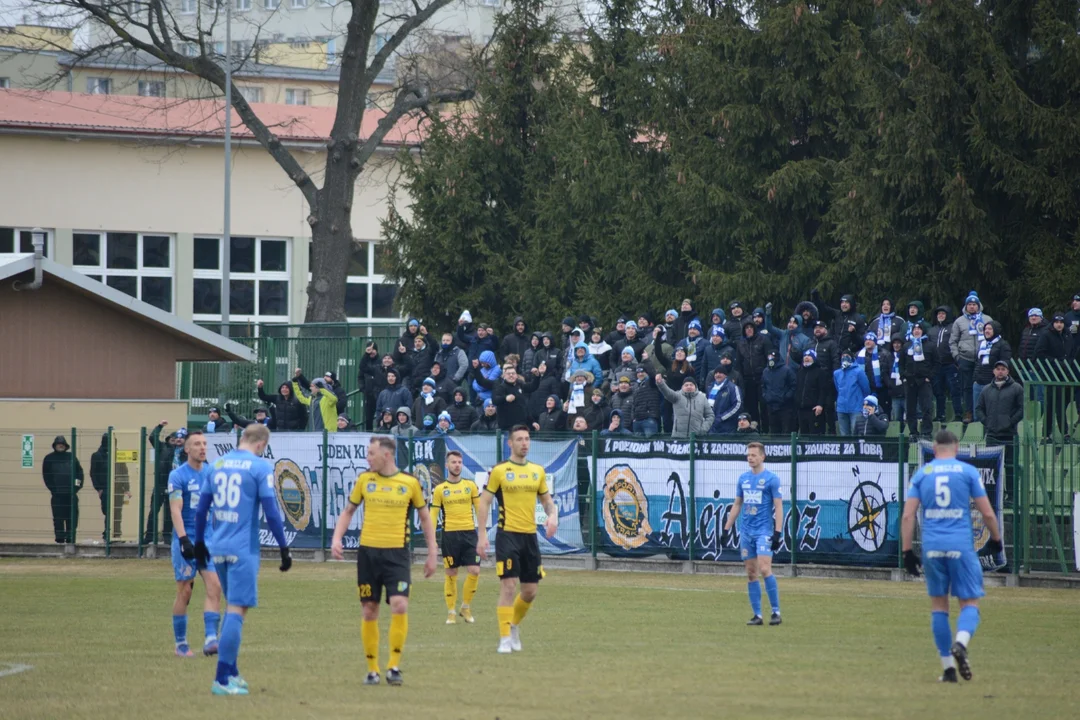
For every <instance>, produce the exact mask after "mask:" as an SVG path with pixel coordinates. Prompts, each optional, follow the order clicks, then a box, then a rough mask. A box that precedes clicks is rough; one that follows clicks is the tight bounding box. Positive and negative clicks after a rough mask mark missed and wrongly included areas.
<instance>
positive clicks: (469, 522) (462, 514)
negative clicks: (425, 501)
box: [431, 479, 480, 532]
mask: <svg viewBox="0 0 1080 720" xmlns="http://www.w3.org/2000/svg"><path fill="white" fill-rule="evenodd" d="M479 503H480V489H479V488H478V487H477V486H476V483H474V482H473V481H472V480H465V479H461V480H458V481H457V482H450V481H449V480H446V481H444V482H441V483H439V484H438V485H436V486H435V489H434V490H432V492H431V516H432V517H431V519H432V520H433V521H434V522H435V524H436V525H437V524H438V519H439V515H441V516H442V521H443V530H447V531H450V532H454V531H457V530H475V529H476V521H475V520H474V519H473V508H474V507H476V506H477V505H478V504H479Z"/></svg>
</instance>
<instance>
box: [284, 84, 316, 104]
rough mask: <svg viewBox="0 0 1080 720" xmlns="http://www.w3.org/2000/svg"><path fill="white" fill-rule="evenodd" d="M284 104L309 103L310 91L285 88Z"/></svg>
mask: <svg viewBox="0 0 1080 720" xmlns="http://www.w3.org/2000/svg"><path fill="white" fill-rule="evenodd" d="M285 104H286V105H310V104H311V91H310V90H304V89H300V88H285Z"/></svg>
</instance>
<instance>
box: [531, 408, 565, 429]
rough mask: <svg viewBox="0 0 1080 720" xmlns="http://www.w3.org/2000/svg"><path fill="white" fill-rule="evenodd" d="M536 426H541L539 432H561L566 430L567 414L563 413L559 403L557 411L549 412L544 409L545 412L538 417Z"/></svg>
mask: <svg viewBox="0 0 1080 720" xmlns="http://www.w3.org/2000/svg"><path fill="white" fill-rule="evenodd" d="M536 424H537V425H539V426H540V430H539V431H538V432H559V431H560V430H565V429H566V413H564V412H563V410H562V407H561V406H560V404H559V403H556V405H555V409H553V410H548V409H547V408H544V412H542V413H540V414H539V415H538V416H537V417H536Z"/></svg>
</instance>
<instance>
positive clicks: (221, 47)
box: [214, 40, 225, 56]
mask: <svg viewBox="0 0 1080 720" xmlns="http://www.w3.org/2000/svg"><path fill="white" fill-rule="evenodd" d="M214 54H215V55H222V56H224V55H225V41H224V40H219V41H218V42H216V43H214Z"/></svg>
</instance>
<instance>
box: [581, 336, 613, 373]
mask: <svg viewBox="0 0 1080 720" xmlns="http://www.w3.org/2000/svg"><path fill="white" fill-rule="evenodd" d="M587 347H588V348H589V354H590V355H592V356H593V357H594V358H596V362H598V363H600V372H602V373H605V374H606V373H607V371H608V369H609V368H610V367H611V346H610V345H608V344H607V343H606V342H604V341H603V340H601V341H600V342H598V343H592V342H591V343H589V344H588V345H587Z"/></svg>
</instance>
